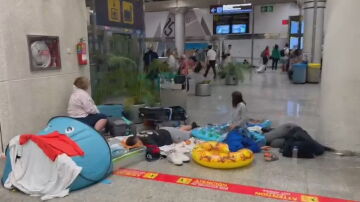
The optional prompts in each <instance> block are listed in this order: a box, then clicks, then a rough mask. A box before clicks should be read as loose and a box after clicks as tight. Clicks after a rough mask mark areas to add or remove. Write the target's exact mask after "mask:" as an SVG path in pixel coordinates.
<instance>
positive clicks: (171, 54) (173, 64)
mask: <svg viewBox="0 0 360 202" xmlns="http://www.w3.org/2000/svg"><path fill="white" fill-rule="evenodd" d="M175 55H176V53H175V50H170V49H169V50H168V53H167V56H168V60H167V63H168V64H169V68H170V69H171V71H172V72H176V71H177V69H178V63H177V60H176V57H175Z"/></svg>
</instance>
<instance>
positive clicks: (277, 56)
mask: <svg viewBox="0 0 360 202" xmlns="http://www.w3.org/2000/svg"><path fill="white" fill-rule="evenodd" d="M271 59H272V65H271V69H272V70H277V66H278V62H279V60H280V51H279V46H278V45H277V44H276V45H275V46H274V48H273V50H272V52H271Z"/></svg>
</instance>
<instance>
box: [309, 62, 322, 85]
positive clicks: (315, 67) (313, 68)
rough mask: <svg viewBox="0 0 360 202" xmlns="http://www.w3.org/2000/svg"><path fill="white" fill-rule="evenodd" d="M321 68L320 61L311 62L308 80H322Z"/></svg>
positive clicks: (311, 81)
mask: <svg viewBox="0 0 360 202" xmlns="http://www.w3.org/2000/svg"><path fill="white" fill-rule="evenodd" d="M320 68H321V65H320V64H318V63H309V65H308V70H307V82H309V83H319V82H320V72H321V71H320Z"/></svg>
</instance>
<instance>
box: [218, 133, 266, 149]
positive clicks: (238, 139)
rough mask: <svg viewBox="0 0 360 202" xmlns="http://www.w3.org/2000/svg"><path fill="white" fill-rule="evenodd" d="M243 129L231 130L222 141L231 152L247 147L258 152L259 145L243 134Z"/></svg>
mask: <svg viewBox="0 0 360 202" xmlns="http://www.w3.org/2000/svg"><path fill="white" fill-rule="evenodd" d="M244 134H245V133H244V130H243V129H240V130H238V129H236V130H232V131H231V132H229V133H228V135H227V137H226V139H225V140H224V143H226V144H228V146H229V149H230V151H231V152H237V151H239V150H240V149H243V148H247V149H250V150H251V151H253V152H254V153H257V152H260V151H261V149H260V147H259V146H258V145H257V144H256V142H254V141H253V140H252V139H250V138H249V137H247V136H246V135H244Z"/></svg>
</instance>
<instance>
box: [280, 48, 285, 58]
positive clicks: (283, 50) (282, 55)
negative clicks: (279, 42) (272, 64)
mask: <svg viewBox="0 0 360 202" xmlns="http://www.w3.org/2000/svg"><path fill="white" fill-rule="evenodd" d="M280 56H281V57H285V49H282V50H281V51H280Z"/></svg>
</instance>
